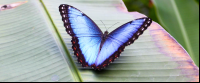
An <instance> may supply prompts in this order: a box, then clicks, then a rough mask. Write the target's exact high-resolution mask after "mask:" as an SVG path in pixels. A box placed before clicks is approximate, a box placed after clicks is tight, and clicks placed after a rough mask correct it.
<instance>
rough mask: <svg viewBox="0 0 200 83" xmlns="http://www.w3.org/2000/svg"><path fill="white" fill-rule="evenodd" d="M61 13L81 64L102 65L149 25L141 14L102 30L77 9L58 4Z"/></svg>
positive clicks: (113, 57)
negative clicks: (113, 27) (110, 30)
mask: <svg viewBox="0 0 200 83" xmlns="http://www.w3.org/2000/svg"><path fill="white" fill-rule="evenodd" d="M59 11H60V15H61V16H62V21H63V22H64V27H65V28H66V31H67V33H68V34H69V35H70V36H71V37H72V40H71V42H72V49H73V51H74V55H76V57H77V58H78V62H79V63H81V64H82V66H83V67H88V66H90V67H92V68H94V69H95V70H96V69H98V70H100V69H102V68H105V67H106V66H108V65H109V63H111V62H113V61H114V60H115V59H116V58H118V57H119V55H120V54H121V52H122V51H123V50H124V48H125V46H127V45H130V44H132V43H133V42H134V41H135V40H136V39H137V38H138V37H139V36H140V35H141V34H142V33H143V32H144V30H146V29H147V27H148V26H149V25H150V24H151V22H152V20H151V19H150V18H147V17H144V18H139V19H136V20H134V21H130V22H127V23H125V24H123V25H121V26H120V27H119V28H117V29H115V30H114V31H112V32H111V33H108V31H105V32H104V33H102V31H101V30H100V29H99V27H98V26H97V25H96V24H95V23H94V22H93V21H92V20H91V19H90V18H89V17H88V16H87V15H85V14H84V13H82V12H81V11H80V10H78V9H77V8H75V7H73V6H70V5H66V4H61V5H60V6H59Z"/></svg>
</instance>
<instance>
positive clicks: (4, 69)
mask: <svg viewBox="0 0 200 83" xmlns="http://www.w3.org/2000/svg"><path fill="white" fill-rule="evenodd" d="M19 1H20V0H9V1H0V4H11V3H13V4H15V2H19ZM39 4H40V2H39V1H38V0H30V1H28V2H27V3H25V4H23V5H21V6H19V7H17V8H14V9H10V10H5V11H1V12H0V81H57V80H58V79H59V81H79V80H78V79H77V78H75V77H73V76H75V73H73V72H75V71H74V68H70V65H71V64H67V63H69V62H66V60H68V59H67V57H66V53H65V51H64V50H63V48H62V46H61V44H60V42H59V41H58V37H56V35H55V34H52V33H55V31H53V26H52V24H51V23H50V21H49V18H47V15H46V14H45V12H44V10H43V7H42V6H41V5H39ZM72 73H73V74H74V75H73V74H72Z"/></svg>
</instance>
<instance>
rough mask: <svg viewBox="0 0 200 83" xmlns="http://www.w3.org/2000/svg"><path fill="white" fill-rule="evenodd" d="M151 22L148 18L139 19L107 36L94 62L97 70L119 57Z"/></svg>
mask: <svg viewBox="0 0 200 83" xmlns="http://www.w3.org/2000/svg"><path fill="white" fill-rule="evenodd" d="M151 22H152V20H151V19H150V18H147V17H145V18H139V19H136V20H134V21H130V22H128V23H126V24H124V25H122V26H120V27H119V28H117V29H115V30H114V31H112V32H111V33H110V34H108V37H107V39H106V40H105V43H104V44H103V46H102V48H101V51H100V53H99V55H98V57H97V60H96V62H95V65H96V66H97V69H99V68H103V67H106V66H107V65H108V64H109V63H110V62H112V61H114V59H115V58H117V57H119V55H120V53H121V52H122V51H123V50H124V48H125V46H127V45H130V44H132V43H133V42H134V41H135V40H136V39H137V38H138V37H139V36H140V35H141V34H142V33H143V32H144V30H146V29H147V27H148V26H149V25H150V24H151Z"/></svg>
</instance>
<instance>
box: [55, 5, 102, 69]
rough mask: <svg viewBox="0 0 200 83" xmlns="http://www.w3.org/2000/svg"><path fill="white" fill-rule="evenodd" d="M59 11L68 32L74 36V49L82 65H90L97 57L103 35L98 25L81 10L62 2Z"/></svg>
mask: <svg viewBox="0 0 200 83" xmlns="http://www.w3.org/2000/svg"><path fill="white" fill-rule="evenodd" d="M59 11H60V14H61V16H62V20H63V22H64V26H65V28H66V31H67V33H68V34H69V35H70V36H72V41H71V42H72V45H73V46H72V49H73V50H74V54H75V55H76V56H77V57H78V61H79V62H80V63H81V64H82V66H90V65H91V64H94V63H95V60H96V58H97V55H98V52H99V50H100V49H99V48H100V43H101V40H102V39H101V36H102V35H103V33H102V32H101V30H100V29H99V28H98V26H97V25H96V24H95V23H94V22H93V21H92V20H91V19H90V18H89V17H88V16H87V15H85V14H84V13H82V12H81V11H80V10H78V9H76V8H74V7H73V6H70V5H65V4H61V5H60V6H59Z"/></svg>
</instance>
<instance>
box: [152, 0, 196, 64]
mask: <svg viewBox="0 0 200 83" xmlns="http://www.w3.org/2000/svg"><path fill="white" fill-rule="evenodd" d="M153 3H154V4H155V8H156V10H157V12H156V13H157V16H158V19H159V21H160V23H161V24H162V25H163V26H164V27H165V28H166V29H167V30H168V32H169V33H170V34H171V35H172V36H173V37H174V38H175V39H176V40H177V41H178V42H179V43H180V44H181V45H182V46H183V47H184V48H185V49H186V50H187V51H188V53H189V54H190V56H191V57H192V59H193V60H194V61H195V63H196V65H197V66H199V6H198V4H197V3H196V2H195V1H194V0H184V1H183V0H153Z"/></svg>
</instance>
